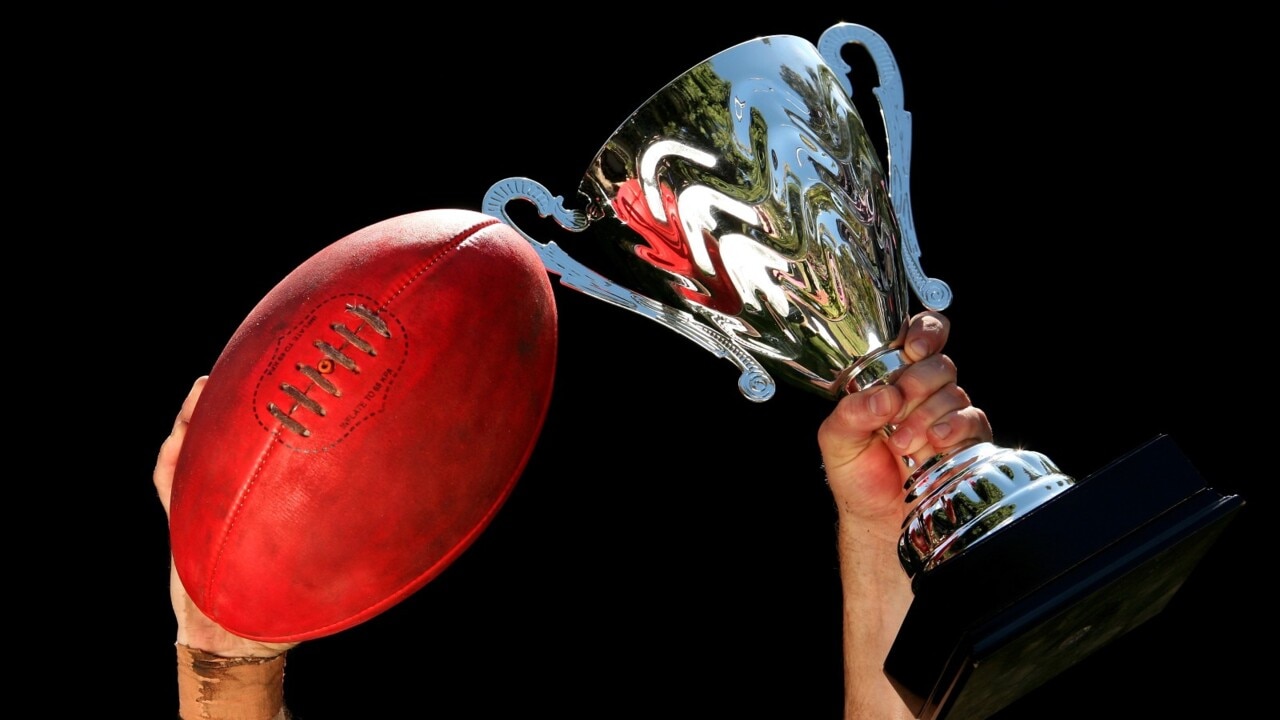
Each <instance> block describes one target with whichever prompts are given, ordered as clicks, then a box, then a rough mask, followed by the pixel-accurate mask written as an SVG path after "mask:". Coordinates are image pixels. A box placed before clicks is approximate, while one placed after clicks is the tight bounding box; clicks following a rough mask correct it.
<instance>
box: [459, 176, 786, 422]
mask: <svg viewBox="0 0 1280 720" xmlns="http://www.w3.org/2000/svg"><path fill="white" fill-rule="evenodd" d="M516 199H520V200H527V201H529V202H531V203H533V205H534V206H535V207H536V208H537V209H538V214H539V215H541V216H542V217H544V218H545V217H550V218H551V219H553V220H555V221H556V222H557V223H558V224H559V225H560V226H561V227H563V228H564V229H566V230H569V231H571V232H582V231H583V230H586V229H587V227H588V226H589V225H590V224H591V221H590V220H589V219H588V218H587V215H586V213H583V212H581V211H578V210H567V209H566V208H565V207H564V197H563V196H560V195H557V196H555V197H552V195H551V192H550V191H549V190H547V188H546V187H544V186H543V185H542V184H541V183H539V182H538V181H536V180H531V179H529V178H526V177H512V178H507V179H506V180H500V181H498V182H496V183H494V184H493V185H492V186H491V187H490V188H489V190H488V192H486V193H485V196H484V201H483V204H482V206H481V209H482V210H483V212H484V213H485V214H486V215H491V216H493V217H496V218H499V219H501V220H502V221H503V222H505V223H506V224H507V225H509V226H511V227H512V228H513V229H515V231H516V232H518V233H520V234H521V235H523V236H524V238H525V240H528V241H529V244H530V245H532V246H533V249H534V250H535V251H537V253H538V256H539V257H540V258H541V259H542V264H543V266H544V267H545V268H546V269H547V270H548V271H549V272H551V273H554V274H556V275H558V276H560V284H561V285H564V286H565V287H567V288H571V289H573V290H577V291H578V292H581V293H584V294H586V295H590V296H591V297H593V298H596V299H597V300H603V301H605V302H607V303H610V304H612V305H616V306H617V307H620V308H623V309H624V310H630V311H631V312H634V313H637V314H639V315H643V316H644V317H647V318H649V319H650V320H653V321H655V322H657V323H660V324H662V325H664V326H665V327H667V328H670V329H671V330H674V331H675V332H677V333H679V334H681V335H683V336H684V337H686V338H688V339H689V340H692V341H693V342H695V343H697V344H698V345H700V346H702V347H703V348H704V349H706V350H707V351H709V352H711V353H712V354H714V355H715V356H716V357H719V358H725V359H728V360H729V361H730V362H732V363H733V364H734V365H735V366H737V368H738V370H739V371H740V372H741V375H740V376H739V377H738V390H739V391H741V392H742V394H743V396H745V397H746V398H747V399H748V400H751V401H753V402H764V401H766V400H768V399H769V398H771V397H773V394H774V392H775V391H776V390H777V383H776V382H775V381H774V379H773V377H772V376H771V375H770V374H769V373H768V372H767V371H766V370H765V369H764V367H763V366H762V365H761V364H760V363H759V362H758V361H756V359H755V357H754V356H752V355H751V354H750V353H749V352H747V351H746V350H744V349H742V348H741V347H740V346H739V345H738V344H737V343H735V342H734V341H733V340H732V338H730V337H729V336H728V335H727V334H723V333H719V332H717V331H715V330H714V329H712V328H711V327H709V326H708V325H707V324H706V323H703V322H700V321H699V320H698V319H697V318H696V317H694V316H693V315H692V314H690V313H688V312H685V311H683V310H679V309H677V308H673V307H671V306H669V305H665V304H663V303H660V302H658V301H657V300H654V299H652V298H649V297H646V296H644V295H641V294H639V293H636V292H634V291H632V290H629V289H627V288H625V287H623V286H621V285H618V284H617V283H615V282H613V281H611V280H609V279H608V278H606V277H604V276H603V275H601V274H600V273H597V272H596V271H594V270H592V269H590V268H588V267H587V266H585V265H583V264H582V263H580V262H578V261H577V260H574V259H573V258H571V257H569V255H568V253H566V252H565V251H564V250H562V249H561V248H560V246H558V245H556V244H555V243H554V242H548V243H540V242H538V241H537V240H534V239H533V238H532V237H530V235H529V234H528V233H526V232H525V231H524V230H521V229H520V227H519V226H518V225H516V223H515V221H514V220H512V218H511V216H510V215H508V214H507V210H506V206H507V203H509V202H511V201H512V200H516ZM707 319H708V320H710V321H711V322H713V323H714V322H715V318H713V317H711V316H710V315H707Z"/></svg>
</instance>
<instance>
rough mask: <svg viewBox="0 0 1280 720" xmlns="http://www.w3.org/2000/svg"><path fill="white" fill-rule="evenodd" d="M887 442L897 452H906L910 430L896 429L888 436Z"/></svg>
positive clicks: (909, 442)
mask: <svg viewBox="0 0 1280 720" xmlns="http://www.w3.org/2000/svg"><path fill="white" fill-rule="evenodd" d="M889 440H890V441H892V442H893V445H894V447H896V448H898V449H899V450H906V449H907V446H908V445H910V444H911V428H898V429H897V430H894V431H893V434H892V435H890V436H889Z"/></svg>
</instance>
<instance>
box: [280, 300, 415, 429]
mask: <svg viewBox="0 0 1280 720" xmlns="http://www.w3.org/2000/svg"><path fill="white" fill-rule="evenodd" d="M347 312H349V313H351V314H352V315H355V316H356V317H358V318H360V321H361V322H360V323H359V324H358V325H356V327H355V329H352V328H349V327H347V326H346V325H345V324H343V323H333V324H332V325H330V326H329V329H331V330H333V331H334V332H336V333H337V334H338V335H339V336H340V337H341V338H342V339H343V340H344V342H343V343H341V344H340V345H331V344H330V343H327V342H325V341H324V340H316V341H315V343H313V344H314V345H315V346H316V347H317V348H319V350H320V352H321V353H323V354H324V358H322V359H321V360H320V362H318V363H316V365H315V366H312V365H308V364H306V363H298V365H297V367H296V369H297V370H298V372H300V373H302V375H303V376H304V377H306V378H307V379H308V380H310V381H311V382H310V384H308V385H307V387H306V389H305V390H304V389H299V388H297V387H295V386H293V385H290V384H289V383H280V390H281V391H282V392H284V394H286V395H288V396H289V397H290V398H292V399H293V403H292V404H291V405H290V407H289V410H288V411H285V410H283V409H281V408H280V406H278V405H276V404H275V403H273V402H268V403H267V411H268V412H270V413H271V415H272V416H274V417H275V419H277V420H279V421H280V424H281V425H283V426H284V427H286V428H288V429H289V430H291V431H293V432H294V433H297V434H298V435H301V436H302V437H310V436H311V430H309V429H308V428H307V426H306V425H303V424H302V423H301V422H299V421H298V419H297V418H295V417H294V416H293V414H294V413H295V412H297V411H298V409H299V408H306V409H307V410H310V411H311V412H312V413H314V414H316V415H317V416H319V417H324V416H325V409H324V405H321V404H320V402H319V401H318V400H317V399H316V398H314V397H312V396H311V395H309V393H310V392H311V389H312V388H320V389H321V390H323V391H325V392H327V393H329V394H330V395H331V396H333V397H335V398H337V397H342V390H341V389H340V388H339V387H338V385H337V384H336V383H334V382H333V380H331V379H330V378H328V377H325V376H326V375H330V374H331V373H333V371H334V369H335V367H343V368H346V369H347V370H350V371H351V372H353V373H359V372H360V366H359V365H358V364H356V361H355V359H354V358H352V357H351V356H350V355H348V354H347V352H348V351H349V350H350V349H351V348H355V349H356V350H359V351H361V352H363V353H365V354H366V355H368V356H369V357H375V356H377V354H378V352H377V350H376V348H374V346H373V345H372V344H371V343H370V342H369V341H368V340H366V339H364V338H362V337H360V336H359V333H360V331H362V330H365V329H366V328H367V329H369V330H372V331H373V332H375V333H377V334H378V335H380V336H382V337H384V338H390V337H391V331H390V330H389V329H388V328H387V324H386V323H385V322H383V321H382V318H380V317H378V315H377V313H375V312H373V311H372V310H370V309H369V308H367V307H365V306H363V305H347Z"/></svg>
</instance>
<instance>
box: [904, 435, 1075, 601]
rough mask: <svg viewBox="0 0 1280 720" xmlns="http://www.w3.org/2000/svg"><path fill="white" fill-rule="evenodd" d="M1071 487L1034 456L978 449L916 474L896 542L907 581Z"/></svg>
mask: <svg viewBox="0 0 1280 720" xmlns="http://www.w3.org/2000/svg"><path fill="white" fill-rule="evenodd" d="M1074 484H1075V479H1074V478H1072V477H1070V476H1068V475H1064V474H1063V473H1062V471H1061V470H1059V469H1058V466H1057V465H1055V464H1054V463H1053V461H1052V460H1050V459H1049V458H1047V457H1045V456H1044V455H1043V454H1041V453H1038V452H1035V451H1034V450H1013V449H1010V448H1003V447H1000V446H998V445H994V444H992V443H978V444H975V445H970V446H969V447H966V448H961V449H958V450H954V451H951V452H950V453H948V454H944V455H942V456H940V457H938V458H935V459H934V461H933V462H931V463H929V464H926V465H925V466H923V467H921V468H920V469H919V470H916V471H915V472H914V473H913V474H912V476H911V477H910V478H908V480H907V483H906V490H907V502H909V503H913V506H912V508H911V511H910V512H909V513H908V515H907V519H906V521H905V522H904V523H903V532H902V537H901V538H900V539H899V540H898V559H899V560H900V561H901V563H902V567H903V569H904V570H906V571H907V575H908V576H911V577H914V576H915V575H916V573H920V572H926V571H928V570H930V569H932V568H934V567H937V566H938V565H940V564H941V563H943V562H945V561H946V560H948V559H950V558H953V557H956V556H958V555H959V554H960V553H962V552H964V551H965V550H966V549H968V548H970V547H972V546H973V545H974V544H976V543H977V542H978V541H979V540H981V539H982V538H983V537H986V536H987V535H989V534H991V533H994V532H996V531H998V530H999V529H1000V528H1001V527H1004V526H1005V525H1008V524H1009V523H1012V522H1014V521H1016V520H1019V519H1021V518H1022V517H1024V516H1026V514H1027V513H1029V512H1030V511H1031V510H1033V509H1035V508H1037V507H1039V506H1040V505H1041V504H1042V503H1044V502H1046V501H1048V500H1050V499H1051V498H1053V497H1054V496H1056V495H1058V494H1059V493H1061V492H1063V491H1065V490H1066V489H1068V488H1069V487H1071V486H1072V485H1074Z"/></svg>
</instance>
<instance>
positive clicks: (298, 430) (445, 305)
mask: <svg viewBox="0 0 1280 720" xmlns="http://www.w3.org/2000/svg"><path fill="white" fill-rule="evenodd" d="M556 334H557V322H556V307H555V303H554V298H553V295H552V289H551V284H550V280H549V278H548V276H547V272H546V270H545V269H544V268H543V266H542V263H541V262H540V260H539V258H538V256H537V254H536V252H535V251H534V250H533V248H532V247H530V246H529V244H528V242H527V241H526V240H525V239H524V238H523V237H521V236H520V235H519V233H517V232H516V231H515V230H514V229H512V228H510V227H509V226H507V225H505V224H502V223H501V222H499V221H497V220H496V219H494V218H492V217H489V216H487V215H483V214H480V213H478V212H473V211H470V210H458V209H438V210H425V211H422V212H417V213H411V214H408V215H404V216H400V217H395V218H390V219H388V220H384V221H382V222H379V223H376V224H374V225H371V226H369V227H366V228H363V229H361V230H358V231H356V232H354V233H352V234H351V235H348V236H347V237H344V238H342V239H341V240H339V241H337V242H335V243H333V244H332V245H330V246H328V247H326V248H324V249H322V250H321V251H320V252H318V253H317V254H315V255H314V256H312V257H311V258H310V259H308V260H306V261H305V262H304V263H302V264H301V265H300V266H298V267H297V268H296V269H295V270H293V271H292V272H291V273H289V274H288V275H287V276H286V277H285V278H284V279H283V280H282V281H281V282H280V283H279V284H277V285H276V286H275V287H274V288H273V289H272V290H271V291H270V292H269V293H268V294H267V295H266V296H265V297H264V298H263V299H262V300H261V301H260V302H259V303H258V304H257V305H256V306H255V307H254V309H253V310H252V311H251V312H250V313H249V315H248V317H246V318H245V320H244V321H243V323H242V324H241V325H240V326H239V328H238V329H237V330H236V331H235V333H234V334H233V336H232V337H231V339H230V341H229V342H228V343H227V345H226V346H225V348H224V349H223V351H222V353H221V354H220V356H219V357H218V359H217V361H216V363H215V364H214V366H213V368H212V370H211V371H210V373H209V380H208V383H207V384H206V386H205V389H204V392H203V394H202V395H201V399H200V402H199V404H198V405H197V407H196V409H195V412H194V414H193V417H192V419H191V424H190V426H189V428H188V433H187V437H186V440H185V443H184V446H183V448H182V453H181V456H180V457H179V460H178V466H177V470H176V474H175V477H174V485H173V495H172V501H171V516H170V536H171V543H172V549H173V556H174V563H175V567H176V569H177V571H178V574H179V577H180V578H181V580H182V582H183V584H184V586H185V587H186V589H187V591H188V593H189V594H190V595H191V598H192V600H193V601H194V602H195V604H196V605H197V607H199V608H200V609H201V610H202V611H203V612H204V613H205V614H206V615H208V616H209V617H210V618H211V619H213V620H214V621H215V622H217V623H219V624H220V625H222V626H223V627H225V628H226V629H228V630H230V631H231V632H233V633H235V634H237V635H241V636H243V637H247V638H250V639H255V640H261V641H265V642H291V641H299V640H306V639H311V638H316V637H321V636H324V635H329V634H332V633H335V632H338V631H340V630H343V629H345V628H348V627H351V626H353V625H356V624H358V623H361V622H364V621H366V620H368V619H369V618H371V617H373V616H375V615H377V614H379V613H381V612H384V611H385V610H387V609H388V608H390V607H392V606H393V605H395V604H397V603H399V602H400V601H402V600H404V599H405V598H407V597H408V596H409V595H411V594H412V593H414V592H416V591H417V590H418V589H420V588H421V587H422V586H423V585H425V584H426V583H428V582H429V581H430V580H431V579H432V578H434V577H436V576H437V575H438V574H439V573H440V572H442V571H443V570H444V569H445V568H446V567H447V566H448V565H449V564H450V563H452V562H453V561H454V560H455V559H456V558H457V557H458V556H459V555H460V554H461V553H462V552H464V551H465V550H466V548H467V547H468V546H470V545H471V543H472V542H473V541H474V540H475V539H476V538H477V537H478V536H479V535H480V533H482V532H483V531H484V529H485V528H486V527H487V526H488V525H489V523H490V521H491V520H492V519H493V517H494V516H495V514H496V513H497V512H498V511H499V509H500V508H501V506H502V504H503V503H504V502H505V500H506V499H507V497H508V496H509V495H510V493H511V491H512V489H513V487H514V486H515V484H516V483H517V481H518V479H519V477H520V474H521V472H522V471H523V469H524V467H525V465H526V464H527V461H528V459H529V457H530V455H531V454H532V452H533V449H534V447H535V445H536V443H537V439H538V435H539V433H540V431H541V427H542V424H543V421H544V419H545V417H546V413H547V410H548V407H549V404H550V398H551V393H552V385H553V379H554V371H555V362H556V343H557V337H556Z"/></svg>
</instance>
